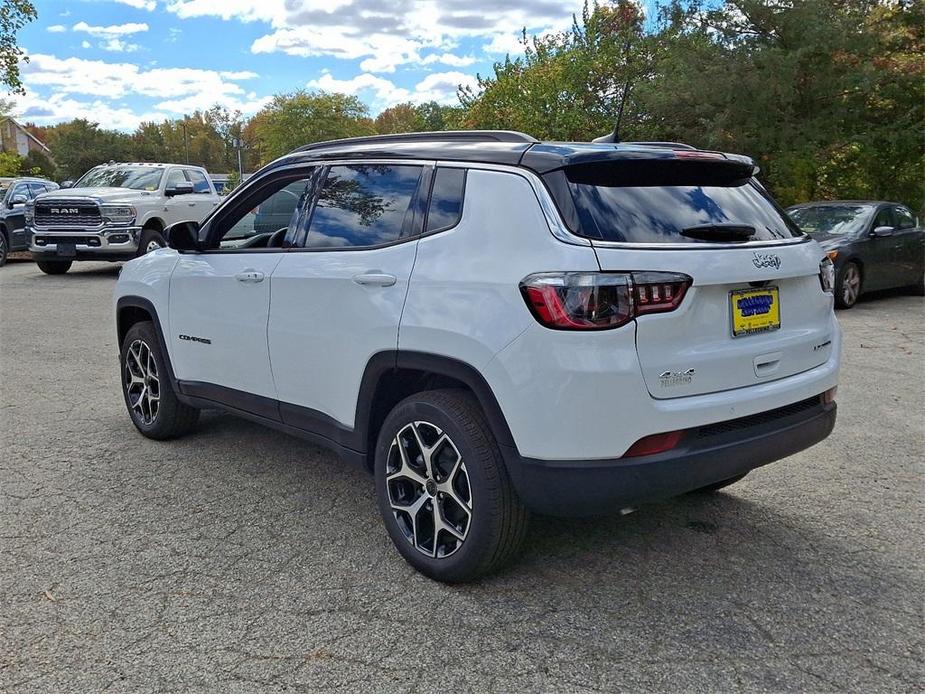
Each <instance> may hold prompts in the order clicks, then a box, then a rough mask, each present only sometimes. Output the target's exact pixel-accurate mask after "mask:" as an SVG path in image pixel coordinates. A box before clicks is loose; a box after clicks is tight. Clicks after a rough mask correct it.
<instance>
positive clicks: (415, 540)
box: [375, 390, 528, 583]
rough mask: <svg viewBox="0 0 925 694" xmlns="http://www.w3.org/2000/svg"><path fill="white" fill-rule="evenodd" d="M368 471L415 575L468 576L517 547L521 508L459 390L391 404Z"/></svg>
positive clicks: (478, 414) (454, 579)
mask: <svg viewBox="0 0 925 694" xmlns="http://www.w3.org/2000/svg"><path fill="white" fill-rule="evenodd" d="M375 472H376V494H377V499H378V505H379V511H380V513H381V515H382V519H383V521H384V522H385V526H386V529H387V531H388V533H389V536H390V537H391V539H392V542H393V543H394V544H395V547H396V548H397V549H398V551H399V552H400V553H401V555H402V557H404V559H405V561H407V562H408V563H409V564H411V566H413V567H414V568H415V569H417V570H418V571H420V572H421V573H422V574H424V575H426V576H429V577H430V578H433V579H435V580H437V581H443V582H446V583H461V582H465V581H471V580H474V579H476V578H479V577H480V576H483V575H485V574H487V573H490V572H492V571H495V570H496V569H497V568H499V567H500V566H501V565H502V564H504V563H505V562H506V561H507V560H509V559H510V558H511V557H513V556H514V555H515V554H516V553H517V551H518V550H519V549H520V546H521V544H522V542H523V538H524V535H525V533H526V528H527V520H528V514H527V510H526V509H525V508H524V506H523V504H522V503H521V502H520V499H518V497H517V494H516V492H515V491H514V488H513V486H512V484H511V480H510V478H509V477H508V474H507V470H506V469H505V467H504V462H503V460H502V458H501V451H500V449H499V448H498V444H497V442H496V441H495V438H494V436H493V435H492V432H491V429H490V427H489V426H488V422H487V421H486V419H485V416H484V414H483V413H482V410H481V407H480V406H479V404H478V402H477V401H476V400H475V398H474V397H473V396H472V395H471V394H469V393H467V392H466V391H463V390H433V391H426V392H423V393H417V394H415V395H412V396H410V397H409V398H406V399H405V400H403V401H402V402H400V403H399V404H398V405H396V406H395V408H394V409H393V410H392V412H391V413H390V414H389V415H388V417H387V418H386V420H385V422H384V423H383V425H382V429H381V430H380V432H379V439H378V442H377V445H376V458H375Z"/></svg>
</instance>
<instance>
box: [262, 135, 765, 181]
mask: <svg viewBox="0 0 925 694" xmlns="http://www.w3.org/2000/svg"><path fill="white" fill-rule="evenodd" d="M345 157H349V158H351V159H383V158H385V159H448V160H452V161H464V162H473V163H486V164H505V165H508V166H522V167H524V168H527V169H530V170H532V171H534V172H536V173H538V174H544V173H547V172H549V171H553V170H555V169H560V168H563V167H566V166H573V165H578V164H592V163H601V162H606V161H617V160H624V161H625V160H639V159H648V160H664V161H679V160H691V159H696V160H701V161H702V160H706V159H711V160H714V161H715V163H717V164H721V165H722V164H725V165H727V166H730V167H736V168H739V169H740V170H741V171H742V173H743V174H744V175H751V174H752V173H753V172H754V170H755V164H754V162H753V161H752V160H751V159H750V158H748V157H744V156H741V155H737V154H725V153H722V152H712V151H706V150H698V149H696V148H694V147H691V146H690V145H685V144H681V143H677V142H621V143H610V142H607V143H599V142H540V141H539V140H537V139H536V138H534V137H531V136H530V135H527V134H525V133H519V132H513V131H508V130H451V131H443V132H427V133H402V134H396V135H374V136H370V137H352V138H346V139H343V140H331V141H328V142H316V143H313V144H309V145H305V146H303V147H299V148H298V149H295V150H293V151H292V152H290V153H289V154H287V155H285V156H284V157H281V158H280V159H277V160H276V161H275V162H273V163H272V164H269V165H268V166H269V167H274V168H275V167H276V166H281V165H286V164H293V163H297V162H301V161H318V160H325V159H342V158H345Z"/></svg>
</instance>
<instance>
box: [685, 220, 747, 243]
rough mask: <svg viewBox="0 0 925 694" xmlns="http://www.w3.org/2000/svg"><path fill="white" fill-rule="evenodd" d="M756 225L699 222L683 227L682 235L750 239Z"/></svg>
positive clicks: (717, 238)
mask: <svg viewBox="0 0 925 694" xmlns="http://www.w3.org/2000/svg"><path fill="white" fill-rule="evenodd" d="M754 235H755V227H752V226H748V225H747V224H698V225H696V226H692V227H684V228H683V229H681V236H686V237H688V238H690V239H698V240H700V241H748V240H749V239H750V238H751V237H752V236H754Z"/></svg>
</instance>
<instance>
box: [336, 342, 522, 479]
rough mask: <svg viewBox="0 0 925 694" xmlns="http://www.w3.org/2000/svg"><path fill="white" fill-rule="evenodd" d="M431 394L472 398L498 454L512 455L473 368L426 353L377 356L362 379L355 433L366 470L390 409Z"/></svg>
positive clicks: (503, 425) (493, 402)
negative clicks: (462, 393) (460, 392)
mask: <svg viewBox="0 0 925 694" xmlns="http://www.w3.org/2000/svg"><path fill="white" fill-rule="evenodd" d="M436 388H461V389H464V390H467V391H469V392H470V393H472V394H473V395H474V396H475V398H476V400H477V401H478V402H479V405H480V406H481V408H482V412H483V413H484V415H485V418H486V419H487V421H488V425H489V426H490V427H491V430H492V433H493V434H494V436H495V438H496V439H497V441H498V443H499V444H500V445H501V446H502V450H504V449H505V448H506V449H508V450H511V449H514V450H516V446H515V444H514V439H513V436H512V435H511V430H510V427H509V426H508V424H507V420H506V419H505V418H504V414H503V413H502V411H501V407H500V405H499V404H498V400H497V398H496V397H495V394H494V392H493V391H492V389H491V386H490V385H489V384H488V382H487V381H486V380H485V378H484V376H482V374H481V373H479V371H478V370H477V369H476V368H475V367H473V366H471V365H470V364H467V363H465V362H463V361H460V360H458V359H453V358H452V357H445V356H442V355H437V354H430V353H426V352H414V351H404V350H401V351H389V352H380V353H378V354H376V355H374V356H373V357H372V358H371V359H370V360H369V362H368V363H367V366H366V370H365V372H364V374H363V379H362V381H361V383H360V390H359V393H358V398H357V411H356V420H355V429H354V435H355V436H356V441H355V442H354V443H355V445H357V446H358V447H359V450H365V452H366V464H367V466H369V467H370V469H371V468H372V465H373V461H374V459H375V454H376V439H377V438H378V436H379V431H380V429H381V427H382V423H383V422H384V421H385V418H386V417H387V416H388V414H389V412H390V411H391V410H392V408H394V407H395V405H397V404H398V403H399V402H400V401H401V400H404V399H405V398H406V397H408V396H410V395H413V394H414V393H420V392H424V391H427V390H433V389H436Z"/></svg>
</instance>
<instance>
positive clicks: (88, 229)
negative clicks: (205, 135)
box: [25, 163, 221, 275]
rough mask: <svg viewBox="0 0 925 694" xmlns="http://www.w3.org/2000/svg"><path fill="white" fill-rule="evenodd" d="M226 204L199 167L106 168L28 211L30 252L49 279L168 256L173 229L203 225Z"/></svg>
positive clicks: (38, 200)
mask: <svg viewBox="0 0 925 694" xmlns="http://www.w3.org/2000/svg"><path fill="white" fill-rule="evenodd" d="M220 200H221V198H220V197H219V196H218V194H217V193H216V192H215V186H214V185H213V183H212V179H211V178H209V175H208V174H207V173H206V170H205V169H203V168H202V167H201V166H190V165H187V164H115V163H110V164H103V165H101V166H97V167H94V168H92V169H90V170H89V171H88V172H87V173H85V174H84V175H83V176H82V177H81V178H80V180H78V181H77V183H76V184H73V185H72V184H65V188H64V189H62V190H55V191H53V192H51V193H43V194H42V195H39V196H37V197H36V198H35V200H32V201H30V202H28V203H27V204H26V209H25V221H26V235H27V237H28V238H29V250H30V251H31V252H32V257H33V259H34V260H35V261H36V263H37V264H38V266H39V269H40V270H42V272H45V273H47V274H50V275H58V274H62V273H65V272H67V271H68V269H69V268H70V267H71V264H72V263H73V262H74V261H75V260H130V259H132V258H135V257H137V256H139V255H144V254H145V253H147V252H149V251H152V250H154V249H156V248H163V247H164V246H165V245H166V243H167V242H166V241H165V239H164V235H163V234H164V230H165V229H166V228H167V227H168V226H170V225H171V224H175V223H177V222H185V221H195V222H198V221H200V220H202V218H203V217H205V216H206V215H207V214H209V213H210V212H211V211H212V210H213V208H215V206H216V205H218V203H219V201H220Z"/></svg>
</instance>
